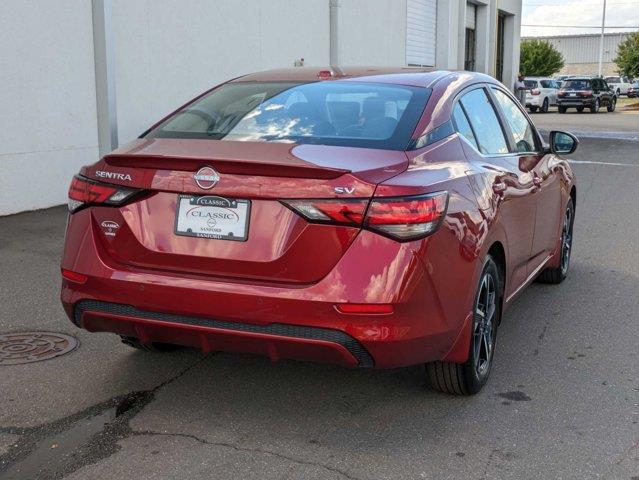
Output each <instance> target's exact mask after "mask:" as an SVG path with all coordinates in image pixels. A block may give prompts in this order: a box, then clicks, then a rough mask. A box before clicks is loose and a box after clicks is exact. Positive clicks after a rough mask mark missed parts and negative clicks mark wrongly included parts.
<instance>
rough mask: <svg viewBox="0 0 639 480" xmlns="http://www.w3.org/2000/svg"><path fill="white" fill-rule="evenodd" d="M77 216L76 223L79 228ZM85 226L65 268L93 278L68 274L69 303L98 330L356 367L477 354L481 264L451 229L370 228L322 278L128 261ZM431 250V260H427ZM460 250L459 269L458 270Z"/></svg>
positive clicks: (80, 321) (78, 320)
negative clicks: (221, 273) (277, 277)
mask: <svg viewBox="0 0 639 480" xmlns="http://www.w3.org/2000/svg"><path fill="white" fill-rule="evenodd" d="M74 220H76V219H74V218H72V220H71V222H70V226H69V228H70V229H76V228H79V226H78V225H77V222H75V221H74ZM84 232H85V233H84V234H83V235H74V236H73V238H74V239H80V240H76V241H70V240H69V239H67V242H66V245H65V252H64V255H63V261H62V268H63V269H68V270H72V271H75V272H78V273H81V274H83V275H86V276H87V281H86V282H85V283H75V282H72V281H69V280H66V279H63V280H62V291H61V300H62V304H63V306H64V308H65V311H66V313H67V315H68V316H69V318H70V319H71V320H72V321H73V322H74V323H75V324H76V325H77V326H79V327H81V328H84V329H86V330H89V331H92V332H112V333H116V334H120V335H126V336H132V337H137V338H140V339H141V340H142V341H143V342H163V343H174V344H178V345H185V346H191V347H196V348H200V349H202V350H203V351H205V352H208V351H212V350H215V351H231V352H247V353H255V354H260V355H267V356H269V357H271V358H272V359H274V360H277V359H284V358H291V359H301V360H312V361H321V362H329V363H337V364H341V365H344V366H348V367H356V366H361V367H372V366H374V367H376V368H393V367H400V366H407V365H415V364H418V363H422V362H427V361H432V360H441V359H446V360H451V361H459V362H463V361H465V360H466V358H467V354H468V348H467V346H466V345H467V342H469V339H468V338H466V337H465V335H464V334H465V332H466V330H468V331H470V330H469V329H470V327H469V326H468V318H469V315H468V314H469V312H470V310H471V305H472V301H473V298H472V296H473V294H472V292H473V291H474V288H472V287H471V286H470V285H471V284H474V282H475V278H474V274H475V265H474V263H472V262H468V260H463V259H462V258H461V257H460V256H459V252H458V245H457V244H456V243H454V242H451V241H450V232H449V231H444V230H443V229H442V231H440V232H438V233H437V234H435V235H433V236H432V237H429V238H428V239H427V240H424V241H418V242H412V243H402V244H400V243H397V242H394V241H392V240H389V239H387V238H384V237H381V236H379V235H376V234H374V233H371V232H368V231H362V232H361V233H360V234H359V235H358V236H357V237H356V238H355V240H354V241H353V243H352V244H351V246H350V247H349V249H348V250H347V252H346V253H345V254H344V255H343V256H342V258H341V259H340V260H339V262H338V263H337V264H336V265H335V267H334V268H333V270H332V271H331V272H330V273H329V274H328V275H327V276H326V277H324V278H323V279H321V280H320V281H318V282H316V283H313V284H282V283H266V282H250V281H247V280H241V281H240V280H234V279H224V278H218V277H211V276H205V275H192V274H191V275H187V274H177V273H174V272H165V271H158V270H149V269H146V270H144V269H140V268H138V267H131V266H127V265H119V264H117V263H115V262H114V261H113V260H112V259H111V258H109V256H108V254H107V252H106V251H105V250H104V249H103V248H102V247H101V243H100V241H96V238H95V236H96V235H100V234H101V232H100V231H97V230H93V229H88V230H84ZM426 250H428V252H429V258H428V259H424V258H422V256H423V255H424V253H423V252H425V251H426ZM430 255H432V258H431V257H430ZM455 256H457V258H459V259H460V260H459V262H460V265H461V267H460V268H459V269H454V268H451V264H452V263H451V262H454V259H455ZM435 278H437V281H435ZM340 303H375V304H392V305H393V307H394V311H393V313H391V314H350V315H349V314H343V313H340V312H338V311H337V309H336V308H335V305H336V304H340ZM460 342H461V343H460Z"/></svg>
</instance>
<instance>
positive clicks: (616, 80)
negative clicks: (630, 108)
mask: <svg viewBox="0 0 639 480" xmlns="http://www.w3.org/2000/svg"><path fill="white" fill-rule="evenodd" d="M605 80H606V83H607V84H608V86H609V87H610V90H612V91H613V92H615V94H616V95H617V97H618V96H619V95H628V90H629V89H630V87H631V86H632V83H631V82H630V81H629V80H628V77H622V76H619V77H606V78H605Z"/></svg>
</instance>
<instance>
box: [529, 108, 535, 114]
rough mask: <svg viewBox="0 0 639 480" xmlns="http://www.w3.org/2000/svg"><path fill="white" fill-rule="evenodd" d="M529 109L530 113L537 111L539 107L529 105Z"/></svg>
mask: <svg viewBox="0 0 639 480" xmlns="http://www.w3.org/2000/svg"><path fill="white" fill-rule="evenodd" d="M528 109H529V110H530V113H536V112H537V107H529V108H528Z"/></svg>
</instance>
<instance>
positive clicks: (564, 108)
mask: <svg viewBox="0 0 639 480" xmlns="http://www.w3.org/2000/svg"><path fill="white" fill-rule="evenodd" d="M557 110H558V111H559V113H566V107H557Z"/></svg>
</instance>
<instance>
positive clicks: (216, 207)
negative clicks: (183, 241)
mask: <svg viewBox="0 0 639 480" xmlns="http://www.w3.org/2000/svg"><path fill="white" fill-rule="evenodd" d="M250 216H251V202H250V201H249V200H242V199H236V198H223V197H217V196H213V195H207V196H203V197H200V196H193V195H179V196H178V202H177V212H176V214H175V229H174V231H175V234H176V235H184V236H187V237H200V238H212V239H217V240H234V241H239V242H243V241H245V240H246V239H247V238H248V226H249V218H250Z"/></svg>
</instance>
